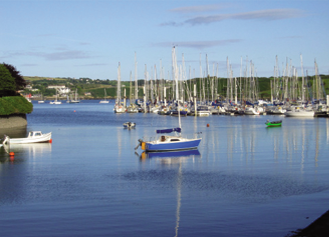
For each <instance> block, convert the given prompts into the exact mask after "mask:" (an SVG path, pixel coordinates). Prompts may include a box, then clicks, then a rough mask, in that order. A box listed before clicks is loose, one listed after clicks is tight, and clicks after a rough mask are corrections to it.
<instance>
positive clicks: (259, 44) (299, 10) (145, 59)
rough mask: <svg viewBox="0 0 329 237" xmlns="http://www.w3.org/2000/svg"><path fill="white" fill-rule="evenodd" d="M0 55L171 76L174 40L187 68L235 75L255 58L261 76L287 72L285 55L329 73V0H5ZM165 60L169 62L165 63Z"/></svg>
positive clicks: (61, 69) (109, 75) (125, 74)
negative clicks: (136, 69)
mask: <svg viewBox="0 0 329 237" xmlns="http://www.w3.org/2000/svg"><path fill="white" fill-rule="evenodd" d="M0 3H1V8H0V20H1V23H2V24H1V33H0V46H1V51H0V60H1V62H5V63H8V64H12V65H14V66H15V67H16V68H17V69H18V70H19V71H20V72H21V73H22V75H24V76H44V77H73V78H80V77H89V78H91V79H110V80H116V79H117V68H118V63H119V62H120V65H121V79H122V80H129V79H130V73H131V72H132V74H133V78H134V67H135V66H134V65H135V59H134V58H135V53H136V56H137V57H136V58H137V62H138V66H137V68H138V78H139V79H142V78H144V72H145V68H146V69H147V71H148V73H149V78H150V77H154V74H155V73H154V72H155V70H154V67H155V66H156V68H157V71H156V72H157V77H159V76H160V65H161V66H162V71H163V74H164V75H165V77H166V78H167V77H168V74H170V73H169V72H170V70H171V48H172V46H174V45H175V46H176V53H177V58H178V60H179V61H181V59H182V54H184V60H185V68H186V74H187V76H188V77H189V75H190V74H189V71H190V70H191V76H192V77H193V76H200V58H201V65H202V72H201V74H204V71H205V70H206V55H207V58H208V65H209V71H210V72H209V74H210V75H213V74H215V75H216V72H214V70H213V69H214V68H216V67H217V65H218V76H220V77H226V76H227V66H226V59H227V57H228V60H229V62H230V64H231V65H232V70H233V76H235V77H239V76H240V62H241V57H242V60H243V65H242V67H243V68H245V67H246V60H247V59H248V60H249V61H250V60H252V63H253V64H254V67H255V69H256V71H257V76H259V77H261V76H265V77H269V76H273V71H274V66H275V65H276V60H275V57H276V55H277V56H278V62H279V65H278V66H279V69H280V74H282V70H283V68H284V67H285V64H286V62H287V61H288V63H289V64H291V65H292V66H294V67H296V68H297V71H298V75H301V68H300V67H301V63H300V55H301V54H302V57H303V65H304V74H306V70H308V74H309V75H314V73H315V72H314V60H316V62H317V64H318V67H319V73H321V74H328V72H329V49H328V45H329V37H328V34H329V14H328V10H329V1H328V0H285V1H277V0H276V1H272V0H245V1H242V0H241V1H234V0H233V1H218V0H217V1H212V0H202V1H200V0H190V1H185V0H175V1H172V0H120V1H118V0H117V1H116V0H57V1H53V0H34V1H32V0H20V1H19V0H0ZM160 62H161V63H160Z"/></svg>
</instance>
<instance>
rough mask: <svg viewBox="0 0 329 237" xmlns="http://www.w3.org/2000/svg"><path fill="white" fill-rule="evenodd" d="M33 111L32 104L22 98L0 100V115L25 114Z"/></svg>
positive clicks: (12, 97) (11, 97)
mask: <svg viewBox="0 0 329 237" xmlns="http://www.w3.org/2000/svg"><path fill="white" fill-rule="evenodd" d="M32 111H33V105H32V103H30V102H28V101H27V100H26V99H25V98H24V97H23V96H8V97H2V98H0V115H12V114H27V113H31V112H32Z"/></svg>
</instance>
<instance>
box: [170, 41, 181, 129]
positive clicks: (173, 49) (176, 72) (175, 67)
mask: <svg viewBox="0 0 329 237" xmlns="http://www.w3.org/2000/svg"><path fill="white" fill-rule="evenodd" d="M172 70H173V79H174V80H175V85H176V100H177V105H178V106H177V112H178V126H179V128H182V125H181V119H180V106H179V93H178V90H179V89H178V70H177V59H176V52H175V46H174V47H173V48H172Z"/></svg>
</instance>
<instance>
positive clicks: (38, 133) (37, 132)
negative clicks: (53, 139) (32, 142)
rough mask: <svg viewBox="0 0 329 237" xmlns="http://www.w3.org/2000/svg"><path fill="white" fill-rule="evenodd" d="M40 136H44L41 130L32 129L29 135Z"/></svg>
mask: <svg viewBox="0 0 329 237" xmlns="http://www.w3.org/2000/svg"><path fill="white" fill-rule="evenodd" d="M40 136H42V132H41V131H32V132H29V135H28V137H40Z"/></svg>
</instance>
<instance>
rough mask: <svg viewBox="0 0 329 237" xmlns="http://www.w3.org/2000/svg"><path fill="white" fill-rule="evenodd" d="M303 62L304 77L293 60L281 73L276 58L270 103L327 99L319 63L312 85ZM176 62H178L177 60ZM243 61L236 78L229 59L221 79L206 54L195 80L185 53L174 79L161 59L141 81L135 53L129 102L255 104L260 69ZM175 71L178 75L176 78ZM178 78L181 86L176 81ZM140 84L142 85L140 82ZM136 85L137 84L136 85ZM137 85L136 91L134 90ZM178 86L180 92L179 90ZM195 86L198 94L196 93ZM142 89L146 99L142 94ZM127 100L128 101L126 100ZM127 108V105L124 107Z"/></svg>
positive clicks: (119, 100) (119, 72) (118, 95)
mask: <svg viewBox="0 0 329 237" xmlns="http://www.w3.org/2000/svg"><path fill="white" fill-rule="evenodd" d="M300 59H301V77H299V75H298V71H297V67H295V66H293V65H292V63H291V60H290V61H289V62H288V59H287V60H286V64H285V65H283V66H282V70H281V71H280V69H279V64H278V57H277V56H276V65H275V66H274V76H273V77H272V78H270V88H271V92H270V93H271V101H272V102H273V101H297V100H299V101H302V102H304V101H308V100H325V96H326V94H325V90H324V87H323V83H322V80H321V76H320V75H319V69H318V65H317V63H316V61H315V62H314V69H315V76H314V78H313V83H312V84H311V83H310V79H309V78H310V77H309V76H308V71H307V70H306V77H305V75H304V69H303V59H302V55H301V56H300ZM175 60H177V59H176V58H175ZM242 62H243V59H242V57H241V65H240V73H239V76H235V75H234V72H233V68H232V65H231V64H230V61H229V59H228V57H227V59H226V69H227V77H226V78H219V77H218V72H219V67H218V63H217V64H213V68H212V75H210V70H209V63H208V57H207V55H206V67H205V70H203V68H202V60H201V55H200V77H199V78H196V77H195V70H193V75H192V70H191V67H190V68H189V70H188V75H189V76H187V73H186V71H187V70H186V66H185V59H184V54H182V59H181V64H180V65H177V68H176V69H175V70H174V68H172V72H173V74H171V77H170V73H169V72H168V74H167V76H168V78H171V79H164V78H165V73H164V71H165V70H164V68H163V66H162V62H161V60H160V67H159V68H160V70H158V69H157V66H156V65H154V66H153V67H151V72H149V70H148V68H147V65H145V68H144V81H142V82H141V80H138V79H137V78H138V75H137V64H138V63H137V57H136V53H135V68H134V79H135V81H134V83H133V80H132V78H133V73H132V72H130V90H129V99H130V100H129V101H130V103H131V104H132V103H133V101H138V100H142V101H144V102H145V104H146V103H147V102H148V103H151V104H157V103H160V102H161V103H163V104H165V105H166V102H167V101H168V100H170V101H173V100H176V101H194V99H195V97H196V98H197V100H198V101H199V102H200V103H201V104H202V103H204V104H206V103H209V102H214V101H219V100H221V101H226V102H229V103H234V104H238V103H241V104H242V103H243V102H244V103H245V102H246V101H249V102H255V101H258V100H259V99H260V96H259V91H260V88H259V80H258V76H257V69H256V67H255V65H254V63H253V62H252V60H249V59H248V57H246V59H245V67H244V68H243V63H242ZM174 72H175V73H176V75H174ZM175 77H177V78H178V83H176V81H175V80H174V78H175ZM139 82H141V84H140V85H139V84H138V83H139ZM133 84H134V85H133ZM133 86H134V89H133ZM176 87H178V89H177V90H176ZM194 87H196V92H195V91H194V90H193V89H194ZM141 89H142V91H143V93H142V94H143V96H141V95H140V94H141V93H139V91H140V90H141ZM123 97H124V99H126V98H127V96H126V91H124V96H123ZM121 98H122V92H121V69H120V64H119V66H118V84H117V100H116V101H117V102H116V104H117V105H121V103H122V102H121ZM124 101H126V100H124ZM124 106H126V104H125V105H124Z"/></svg>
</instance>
